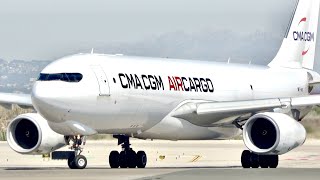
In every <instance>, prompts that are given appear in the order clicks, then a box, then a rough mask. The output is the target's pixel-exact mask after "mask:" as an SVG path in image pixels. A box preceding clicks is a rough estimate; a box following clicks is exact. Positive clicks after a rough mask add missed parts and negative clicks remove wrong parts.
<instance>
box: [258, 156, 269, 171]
mask: <svg viewBox="0 0 320 180" xmlns="http://www.w3.org/2000/svg"><path fill="white" fill-rule="evenodd" d="M269 162H270V160H269V156H268V155H259V164H260V167H261V168H268V167H269Z"/></svg>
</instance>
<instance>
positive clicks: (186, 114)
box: [171, 95, 320, 127]
mask: <svg viewBox="0 0 320 180" xmlns="http://www.w3.org/2000/svg"><path fill="white" fill-rule="evenodd" d="M319 104H320V95H312V96H304V97H294V98H275V99H262V100H250V101H229V102H203V101H193V100H190V101H186V102H185V103H182V104H180V105H179V106H178V107H177V108H176V109H175V110H174V111H173V112H171V116H172V117H176V118H181V119H184V120H186V121H189V122H190V123H192V124H195V125H198V126H207V127H214V126H230V125H233V124H234V123H235V122H241V121H246V120H247V119H249V118H250V117H251V116H252V115H253V114H256V113H259V112H267V111H268V112H273V111H275V110H293V109H301V108H305V107H311V106H314V105H319Z"/></svg>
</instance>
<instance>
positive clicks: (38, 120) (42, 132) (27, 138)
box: [7, 113, 67, 154]
mask: <svg viewBox="0 0 320 180" xmlns="http://www.w3.org/2000/svg"><path fill="white" fill-rule="evenodd" d="M7 142H8V144H9V146H10V147H11V148H12V149H13V150H15V151H16V152H18V153H21V154H45V153H50V152H52V151H54V150H56V149H59V148H61V147H63V146H65V145H66V144H67V143H66V141H65V138H64V136H63V135H61V134H58V133H56V132H54V131H53V130H52V129H51V128H50V127H49V125H48V122H47V120H45V119H44V118H43V117H42V116H41V115H40V114H37V113H27V114H21V115H19V116H17V117H16V118H15V119H13V120H12V121H11V122H10V124H9V126H8V129H7Z"/></svg>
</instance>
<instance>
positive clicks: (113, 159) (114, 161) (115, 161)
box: [109, 151, 120, 168]
mask: <svg viewBox="0 0 320 180" xmlns="http://www.w3.org/2000/svg"><path fill="white" fill-rule="evenodd" d="M119 158H120V154H119V152H118V151H111V153H110V155H109V165H110V167H111V168H118V167H119Z"/></svg>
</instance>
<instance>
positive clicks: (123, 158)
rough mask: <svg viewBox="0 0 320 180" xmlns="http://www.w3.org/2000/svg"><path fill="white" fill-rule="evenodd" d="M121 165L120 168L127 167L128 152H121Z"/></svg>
mask: <svg viewBox="0 0 320 180" xmlns="http://www.w3.org/2000/svg"><path fill="white" fill-rule="evenodd" d="M119 166H120V168H127V167H128V164H127V155H126V152H124V151H121V152H120V156H119Z"/></svg>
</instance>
